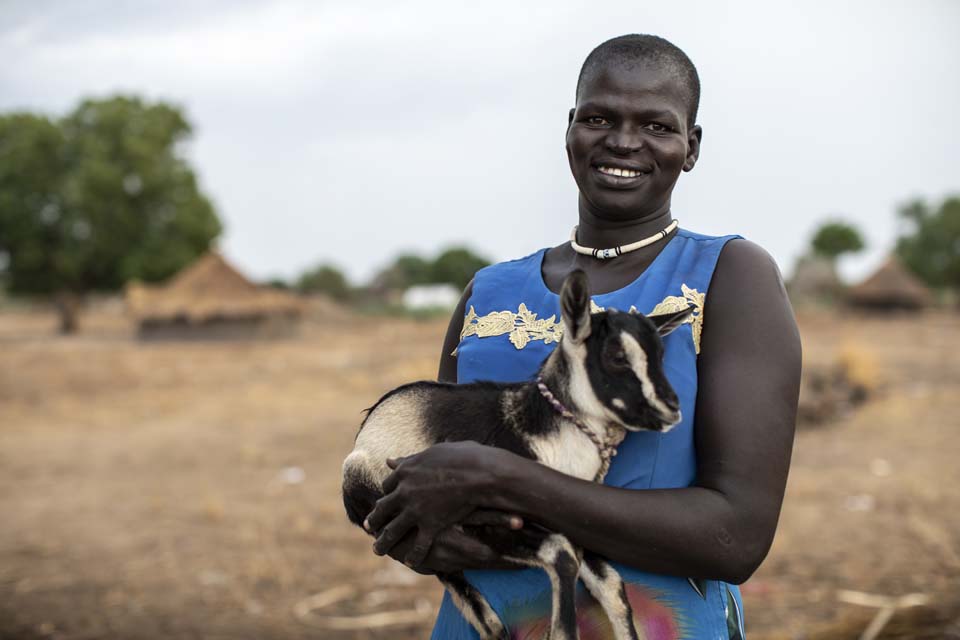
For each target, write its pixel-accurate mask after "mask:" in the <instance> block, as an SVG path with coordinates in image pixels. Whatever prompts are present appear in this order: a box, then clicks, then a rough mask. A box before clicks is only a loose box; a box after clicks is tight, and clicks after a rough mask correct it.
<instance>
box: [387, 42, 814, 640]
mask: <svg viewBox="0 0 960 640" xmlns="http://www.w3.org/2000/svg"><path fill="white" fill-rule="evenodd" d="M699 92H700V85H699V80H698V79H697V74H696V70H695V69H694V67H693V65H692V63H691V62H690V61H689V59H688V58H687V57H686V55H685V54H684V53H683V52H682V51H680V50H679V49H678V48H677V47H675V46H674V45H672V44H670V43H669V42H667V41H666V40H663V39H662V38H658V37H656V36H638V35H632V36H622V37H620V38H615V39H613V40H610V41H607V42H605V43H603V44H601V45H600V46H599V47H597V49H595V50H594V51H593V52H592V53H591V54H590V56H589V57H588V58H587V60H586V62H585V63H584V65H583V68H582V70H581V74H580V79H579V81H578V86H577V93H576V104H575V106H574V108H573V109H571V110H570V114H569V126H568V128H567V136H566V148H567V157H568V159H569V163H570V170H571V173H572V174H573V177H574V180H575V181H576V183H577V186H578V187H579V192H580V194H579V203H578V224H577V226H576V228H575V231H574V236H573V238H572V239H571V242H568V243H564V244H561V245H559V246H556V247H553V248H549V249H541V250H540V251H537V252H536V253H534V254H531V255H529V256H527V257H525V258H520V259H518V260H513V261H510V262H505V263H501V264H496V265H493V266H491V267H487V268H485V269H482V270H480V271H479V272H478V273H477V274H476V276H475V278H474V280H473V281H472V282H471V284H470V285H469V286H468V287H467V289H466V291H465V292H464V295H463V297H462V299H461V301H460V305H459V307H458V308H457V310H456V312H455V313H454V316H453V319H452V321H451V323H450V327H449V330H448V332H447V336H446V340H445V342H444V345H443V350H442V355H441V361H440V372H439V378H440V380H442V381H455V382H461V383H463V382H471V381H475V380H495V381H503V382H508V381H521V380H528V379H530V378H531V376H532V375H534V374H535V372H536V371H537V369H538V368H539V365H540V363H541V362H543V360H544V358H546V356H547V355H549V354H550V352H551V351H552V350H553V349H554V348H555V347H556V343H557V340H558V336H559V334H560V333H561V332H562V330H563V326H562V325H558V324H557V323H556V321H555V318H557V317H559V297H558V295H557V291H559V289H560V284H561V283H562V282H563V280H564V278H565V277H566V276H567V275H568V274H569V273H570V272H571V271H572V270H574V269H582V270H584V271H585V272H586V273H587V274H588V276H589V279H590V282H591V285H592V287H593V291H592V294H593V295H592V298H593V308H594V309H602V308H618V309H624V310H626V309H631V308H636V309H638V310H640V311H642V312H644V313H648V314H649V313H664V312H668V311H670V310H673V311H676V310H680V309H685V308H687V307H693V312H692V314H691V315H690V316H689V318H688V319H687V321H686V322H685V324H684V325H683V326H681V327H680V328H679V329H677V330H676V331H674V332H673V333H672V334H670V336H669V337H667V338H666V339H665V340H664V370H665V373H666V375H667V378H668V380H669V381H670V384H671V385H672V386H673V387H674V389H675V390H676V392H677V395H678V398H679V403H680V407H681V414H682V420H681V422H680V424H678V425H677V426H676V427H675V428H674V429H673V430H672V431H670V432H669V433H654V432H637V433H631V434H630V435H629V436H628V437H627V438H626V439H625V440H624V441H623V443H622V445H621V446H620V447H619V455H618V456H617V457H616V458H615V460H614V462H613V464H612V465H611V467H610V471H609V474H608V475H607V476H606V479H605V481H604V484H603V485H600V484H595V483H592V482H586V481H583V480H578V479H575V478H572V477H570V476H567V475H564V474H562V473H559V472H557V471H554V470H552V469H549V468H547V467H544V466H542V465H539V464H537V463H534V462H532V461H530V460H528V459H525V458H521V457H519V456H516V455H513V454H508V455H503V454H502V453H500V454H498V455H494V453H493V450H491V449H490V448H488V447H486V446H484V445H482V444H469V445H465V446H461V447H457V448H456V449H455V450H452V449H451V448H448V447H447V448H445V447H431V448H429V449H427V450H425V451H423V452H421V453H418V454H416V455H413V456H410V457H407V458H404V459H402V460H401V461H399V462H398V463H397V464H395V465H394V466H395V470H394V471H393V473H392V474H391V475H390V476H389V477H388V478H387V479H386V480H385V482H384V486H385V487H389V491H388V492H387V495H386V496H385V498H384V499H383V500H381V501H380V502H378V503H377V506H376V507H375V509H374V511H373V512H372V513H371V514H370V516H369V518H368V522H369V523H370V528H371V529H372V530H373V531H374V532H375V534H376V535H377V540H376V543H375V550H376V551H377V552H378V553H389V554H390V555H391V556H393V557H394V558H396V559H398V560H401V561H406V562H407V563H408V564H411V565H413V566H415V568H417V569H418V570H419V571H422V572H426V573H432V572H443V573H446V574H452V573H459V572H462V573H463V576H464V578H465V579H466V580H467V581H468V583H469V584H470V585H471V586H472V587H473V588H475V589H477V590H479V591H480V592H482V593H483V594H484V596H486V599H487V600H488V601H489V602H490V604H491V606H492V607H493V609H494V610H495V612H496V615H498V616H499V617H500V619H501V620H502V621H503V623H504V626H505V628H507V629H509V636H510V637H511V638H515V637H516V638H519V637H522V638H527V637H537V636H538V635H541V634H542V633H543V630H544V629H545V628H546V625H547V623H548V620H547V616H548V615H549V611H550V601H549V596H550V585H549V582H548V581H547V578H546V577H545V575H544V574H543V573H542V572H540V571H538V570H524V571H517V570H510V571H506V570H502V569H505V568H506V567H507V566H508V565H507V564H505V563H504V562H503V561H502V559H500V558H499V557H497V554H496V553H494V552H493V550H492V549H489V548H487V547H485V546H484V545H482V544H481V543H479V542H478V541H477V540H475V539H472V538H470V537H469V536H467V535H465V534H464V533H463V531H462V529H460V528H458V526H457V525H458V522H459V519H460V518H462V517H463V513H465V512H472V511H474V510H499V511H502V512H503V513H504V514H507V517H504V518H503V519H502V522H504V523H508V522H511V517H510V516H519V517H521V518H522V519H523V521H524V523H525V524H526V525H527V526H541V527H546V528H548V529H550V530H553V531H557V532H559V533H562V534H564V535H566V536H568V537H569V538H570V539H571V540H573V541H574V542H575V544H577V545H579V546H581V547H583V548H584V549H586V550H588V551H590V552H592V553H594V554H597V555H600V556H603V557H605V558H608V559H609V560H610V561H612V562H613V563H614V565H615V566H616V568H617V570H618V571H619V572H620V574H621V575H622V576H623V577H624V579H625V581H626V582H627V586H626V587H625V592H624V594H623V597H624V598H626V599H627V600H629V602H630V604H631V605H632V609H633V611H634V621H635V625H636V629H637V631H638V632H639V633H640V635H641V636H642V637H646V638H658V639H659V638H680V637H683V638H718V637H729V638H739V637H742V636H743V617H742V613H741V612H742V607H741V601H740V596H739V592H738V590H737V588H736V586H735V585H736V584H739V583H741V582H743V581H744V580H746V579H747V578H748V577H749V576H750V575H751V574H752V573H753V571H754V570H755V569H756V568H757V567H758V566H759V564H760V562H761V561H762V560H763V558H764V556H765V555H766V552H767V550H768V549H769V547H770V544H771V542H772V539H773V534H774V531H775V529H776V523H777V518H778V515H779V510H780V505H781V502H782V499H783V491H784V486H785V482H786V477H787V469H788V466H789V461H790V452H791V445H792V440H793V430H794V421H795V417H796V406H797V395H798V390H799V374H800V343H799V336H798V333H797V329H796V325H795V323H794V319H793V314H792V311H791V309H790V305H789V302H788V300H787V298H786V294H785V292H784V289H783V285H782V282H781V279H780V274H779V272H778V270H777V268H776V265H775V264H774V263H773V261H772V260H771V259H770V258H769V256H768V255H767V254H766V252H765V251H763V250H762V249H760V248H759V247H757V246H756V245H754V244H752V243H750V242H748V241H746V240H744V239H742V238H740V237H739V236H733V235H731V236H722V237H709V236H704V235H701V234H697V233H694V232H691V231H688V230H685V229H681V228H678V227H677V224H676V221H675V220H674V219H673V217H672V212H671V195H672V193H673V188H674V186H675V185H676V182H677V180H678V178H679V176H680V175H681V174H682V173H683V172H685V171H691V170H692V169H693V168H694V166H695V165H696V162H697V158H698V156H699V153H700V142H701V139H702V132H701V128H700V127H699V126H698V125H696V124H695V122H696V114H697V104H698V101H699ZM571 222H572V221H571ZM588 247H589V248H597V249H596V250H586V251H583V250H581V249H585V248H588ZM626 248H630V249H631V250H624V249H626ZM625 375H626V374H625ZM601 426H602V425H601ZM439 487H442V488H443V490H442V491H438V490H437V489H438V488H439ZM504 526H507V525H506V524H505V525H504ZM587 599H588V596H586V595H585V594H583V595H582V598H581V600H583V601H581V602H579V603H578V612H579V620H578V625H579V630H580V634H581V636H582V637H584V638H614V637H616V638H618V640H619V639H620V638H621V637H624V636H622V635H618V634H617V632H615V631H614V630H613V629H611V628H610V627H609V626H608V625H607V624H606V623H605V622H604V620H605V618H604V616H603V615H599V614H598V613H597V611H598V610H597V607H596V605H595V603H592V602H589V601H587ZM433 637H434V638H436V639H444V640H446V639H451V638H476V637H477V635H476V631H474V629H473V628H472V627H471V626H470V625H469V624H467V622H466V621H465V620H464V619H463V617H462V616H461V615H460V612H459V611H458V610H457V609H456V607H454V606H453V604H452V603H451V602H450V600H449V597H448V598H447V599H446V600H445V601H444V605H443V608H442V610H441V612H440V616H439V619H438V621H437V625H436V627H435V629H434V634H433ZM626 637H630V636H626Z"/></svg>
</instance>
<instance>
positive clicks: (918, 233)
mask: <svg viewBox="0 0 960 640" xmlns="http://www.w3.org/2000/svg"><path fill="white" fill-rule="evenodd" d="M899 215H900V217H901V218H902V219H903V220H904V221H905V222H906V223H907V230H906V231H905V232H904V233H902V234H901V235H900V238H899V239H898V240H897V249H896V252H897V255H898V256H899V257H900V259H901V260H903V262H904V264H906V265H907V267H909V268H910V270H911V271H913V272H914V273H916V274H917V276H919V277H920V278H921V279H922V280H924V281H925V282H926V283H927V284H929V285H931V286H933V287H948V288H952V289H954V290H960V197H957V196H953V197H949V198H946V199H944V201H943V202H941V203H940V206H939V207H937V208H935V209H934V208H932V207H930V206H929V205H928V204H927V203H926V202H924V201H923V200H914V201H912V202H908V203H906V204H904V205H903V206H901V207H900V209H899Z"/></svg>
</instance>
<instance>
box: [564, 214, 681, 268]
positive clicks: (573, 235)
mask: <svg viewBox="0 0 960 640" xmlns="http://www.w3.org/2000/svg"><path fill="white" fill-rule="evenodd" d="M679 224H680V221H679V220H674V221H673V222H671V223H670V224H668V225H667V226H666V228H664V229H663V230H662V231H658V232H656V233H655V234H653V235H652V236H650V237H649V238H644V239H642V240H637V241H636V242H631V243H630V244H625V245H621V246H619V247H613V248H612V249H591V248H590V247H584V246H581V245H579V244H577V227H574V228H573V231H571V232H570V246H571V247H573V250H574V251H576V252H577V253H580V254H583V255H585V256H593V257H594V258H596V259H597V260H606V259H607V258H616V257H617V256H622V255H623V254H625V253H630V252H631V251H636V250H637V249H640V248H642V247H646V246H649V245H651V244H653V243H654V242H657V241H659V240H663V239H664V238H666V237H667V236H668V235H669V234H670V232H671V231H673V230H674V229H676V228H677V225H679Z"/></svg>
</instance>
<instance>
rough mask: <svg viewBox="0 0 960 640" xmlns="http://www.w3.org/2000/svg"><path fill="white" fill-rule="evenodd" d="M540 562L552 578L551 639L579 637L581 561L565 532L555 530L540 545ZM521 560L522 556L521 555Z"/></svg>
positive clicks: (575, 639) (573, 639)
mask: <svg viewBox="0 0 960 640" xmlns="http://www.w3.org/2000/svg"><path fill="white" fill-rule="evenodd" d="M537 559H538V560H539V561H540V562H539V566H541V567H542V568H543V570H544V571H546V572H547V576H548V577H549V578H550V586H551V591H552V602H551V605H552V606H551V609H550V635H549V636H547V637H548V638H549V640H577V639H578V638H579V637H580V634H579V632H578V630H577V575H578V574H579V573H580V561H579V558H578V555H577V551H576V549H575V548H574V546H573V544H571V542H570V540H568V539H567V537H566V536H562V535H560V534H557V533H553V534H550V535H548V536H547V537H546V538H544V540H543V543H542V544H541V545H540V548H539V549H537ZM518 561H519V559H518Z"/></svg>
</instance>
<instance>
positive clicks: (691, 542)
mask: <svg viewBox="0 0 960 640" xmlns="http://www.w3.org/2000/svg"><path fill="white" fill-rule="evenodd" d="M698 377H699V382H698V385H699V386H698V395H697V408H696V411H697V415H696V417H695V420H696V423H695V425H696V445H697V459H698V468H697V480H696V483H695V485H694V486H692V487H689V488H683V489H660V490H648V491H636V490H630V489H620V488H614V487H607V486H602V485H598V484H595V483H592V482H587V481H583V480H578V479H576V478H573V477H571V476H567V475H565V474H562V473H560V472H557V471H554V470H552V469H549V468H547V467H545V466H543V465H540V464H537V463H535V462H532V461H530V460H527V459H524V458H521V457H519V456H516V455H513V454H510V453H508V452H505V451H501V450H497V449H491V448H489V447H484V446H482V445H478V444H475V443H455V444H441V445H436V446H434V447H431V448H430V449H428V450H426V451H424V452H422V453H420V454H417V455H415V456H411V457H410V458H406V459H404V460H403V461H402V462H401V463H400V464H399V465H398V466H397V467H396V471H395V472H394V473H393V474H392V475H391V476H390V477H388V479H387V482H386V483H385V485H384V488H385V491H387V495H386V496H385V497H384V498H382V499H381V500H380V502H379V503H378V505H377V507H376V509H375V510H374V512H373V513H372V514H371V516H370V523H371V528H372V529H373V530H375V531H378V532H379V534H380V535H379V538H378V540H377V543H376V545H375V548H376V549H377V550H378V551H381V552H382V551H385V550H387V549H390V548H391V547H392V546H393V544H394V543H395V541H396V540H397V539H399V537H402V536H403V535H405V534H406V533H407V532H408V531H409V529H410V528H411V527H412V526H414V525H415V524H416V525H417V526H418V527H419V535H418V536H417V537H418V542H417V543H414V545H413V547H412V548H411V553H412V558H411V559H412V560H416V559H417V557H418V555H420V554H422V553H424V552H425V549H429V543H430V539H431V536H432V533H433V532H434V531H439V530H441V529H442V528H443V527H445V526H447V525H449V524H451V523H452V522H451V521H450V518H451V514H453V513H454V512H455V511H457V510H462V509H463V505H464V504H470V505H472V506H475V507H478V508H493V509H500V510H503V511H506V512H510V513H517V514H520V515H522V516H524V517H527V518H529V519H531V520H534V521H536V522H538V523H540V524H543V525H544V526H546V527H548V528H550V529H553V530H556V531H559V532H562V533H564V534H566V535H568V536H569V537H570V538H571V539H572V540H574V541H575V542H576V543H577V544H580V545H582V546H583V547H584V548H586V549H589V550H591V551H594V552H596V553H599V554H600V555H603V556H606V557H608V558H610V559H612V560H616V561H619V562H623V563H624V564H628V565H631V566H635V567H637V568H639V569H642V570H646V571H651V572H656V573H665V574H673V575H682V576H688V577H698V578H715V579H722V580H726V581H729V582H742V581H744V580H746V579H747V578H748V577H749V576H750V574H752V573H753V571H754V570H755V569H756V568H757V567H758V566H759V564H760V562H761V561H762V560H763V558H764V556H765V555H766V552H767V550H768V549H769V547H770V544H771V542H772V540H773V534H774V531H775V529H776V522H777V518H778V516H779V511H780V505H781V502H782V499H783V492H784V487H785V483H786V478H787V469H788V466H789V460H790V452H791V448H792V442H793V430H794V421H795V417H796V404H797V395H798V392H799V379H800V341H799V335H798V332H797V328H796V323H795V321H794V318H793V313H792V310H791V308H790V304H789V302H788V300H787V297H786V293H785V291H784V289H783V284H782V281H781V278H780V274H779V272H778V270H777V268H776V265H775V264H774V263H773V261H772V260H771V259H770V257H769V256H768V255H767V254H766V252H764V251H763V250H762V249H760V248H759V247H757V246H756V245H753V244H752V243H749V242H746V241H741V240H734V241H731V242H730V243H728V244H727V246H726V248H725V249H724V250H723V252H722V254H721V256H720V260H719V262H718V265H717V269H716V271H715V274H714V278H713V282H712V283H711V286H710V290H709V294H708V296H707V301H706V308H705V310H704V328H703V336H702V340H701V354H700V357H699V360H698ZM438 486H442V487H443V488H444V490H443V491H437V490H436V488H437V487H438Z"/></svg>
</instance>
